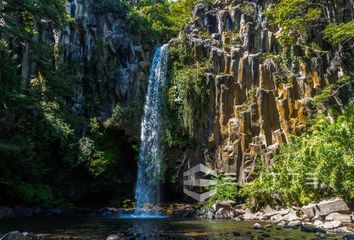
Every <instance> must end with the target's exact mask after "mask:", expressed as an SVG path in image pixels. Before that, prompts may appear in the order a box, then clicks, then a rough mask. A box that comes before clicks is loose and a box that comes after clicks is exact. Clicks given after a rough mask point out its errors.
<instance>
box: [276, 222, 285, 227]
mask: <svg viewBox="0 0 354 240" xmlns="http://www.w3.org/2000/svg"><path fill="white" fill-rule="evenodd" d="M285 225H286V224H285V222H283V221H282V222H280V223H278V224H277V227H278V228H283V227H285Z"/></svg>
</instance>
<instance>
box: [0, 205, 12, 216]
mask: <svg viewBox="0 0 354 240" xmlns="http://www.w3.org/2000/svg"><path fill="white" fill-rule="evenodd" d="M12 217H15V213H14V211H13V210H12V208H8V207H0V219H2V218H12Z"/></svg>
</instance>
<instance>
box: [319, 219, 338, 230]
mask: <svg viewBox="0 0 354 240" xmlns="http://www.w3.org/2000/svg"><path fill="white" fill-rule="evenodd" d="M341 226H342V223H341V222H340V221H337V220H335V221H330V222H325V223H324V224H323V227H324V228H325V229H334V228H339V227H341Z"/></svg>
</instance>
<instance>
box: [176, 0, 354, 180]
mask: <svg viewBox="0 0 354 240" xmlns="http://www.w3.org/2000/svg"><path fill="white" fill-rule="evenodd" d="M327 2H328V3H327V5H326V6H325V9H326V12H325V15H326V18H327V19H326V20H325V21H329V22H330V21H333V20H335V21H336V22H338V23H341V22H348V21H350V20H351V19H352V18H353V7H354V6H353V3H351V2H350V1H327ZM272 4H273V3H272V1H236V0H234V1H231V0H230V1H217V2H216V3H215V4H214V5H213V6H211V5H210V6H205V5H203V4H199V5H197V6H196V7H195V9H194V11H193V13H192V18H191V22H190V24H189V25H188V27H187V28H186V30H185V38H186V42H187V48H189V51H192V52H193V53H194V57H195V59H197V60H203V59H204V60H208V61H209V62H210V63H211V64H212V68H211V72H210V73H207V74H206V83H205V84H207V86H208V104H207V106H206V107H205V108H204V109H203V112H202V114H201V116H200V119H199V120H196V125H197V126H196V129H197V130H196V134H195V135H196V138H197V143H198V146H197V150H196V151H188V152H186V153H187V154H184V155H181V158H182V156H184V157H185V159H187V161H184V163H185V164H184V166H183V169H187V168H189V167H192V166H193V165H194V164H196V163H198V162H203V163H206V164H207V165H209V166H211V167H213V168H218V169H220V170H222V171H224V172H227V173H233V174H236V176H237V178H238V181H239V183H241V184H242V183H244V182H245V181H247V180H249V177H250V174H251V173H252V172H253V170H254V166H255V162H256V159H261V160H262V162H263V164H264V165H265V166H269V165H270V164H271V163H272V156H273V155H274V153H275V152H276V151H277V149H278V147H279V146H280V145H282V144H286V143H289V142H290V141H291V138H290V135H291V134H295V133H299V132H301V131H302V130H304V129H305V127H306V123H307V119H308V118H309V117H311V115H312V114H313V113H314V112H313V109H312V107H311V104H309V103H310V99H311V98H313V97H314V96H315V95H316V94H319V93H320V92H321V90H323V89H324V88H325V87H326V86H328V85H329V84H331V83H333V82H334V81H335V80H337V79H338V78H340V77H341V76H343V74H344V73H345V72H346V71H347V70H348V69H349V70H350V69H353V62H351V60H352V59H353V56H354V51H353V49H348V48H347V49H343V48H342V47H338V48H336V49H332V48H331V47H330V45H329V43H328V42H326V41H325V40H323V37H322V30H323V29H322V28H321V27H320V26H319V27H318V28H316V29H314V30H313V31H312V32H311V33H310V37H311V38H312V40H313V41H315V42H316V43H317V44H318V45H319V46H320V47H321V48H322V49H325V50H326V51H328V52H326V53H324V54H320V53H315V52H311V51H310V50H309V49H303V48H301V47H294V49H293V51H292V54H293V56H306V59H309V60H299V61H296V62H295V64H294V66H293V68H294V69H295V71H294V72H290V71H288V69H286V68H281V67H280V66H279V65H278V64H276V62H275V61H273V60H272V58H271V55H279V54H280V50H281V46H280V44H279V39H278V38H279V33H280V32H281V29H278V28H273V29H272V28H269V27H268V24H267V17H265V16H264V14H263V12H264V10H265V9H268V8H270V7H272ZM180 41H181V39H176V40H174V41H171V43H174V44H177V43H178V42H180ZM279 76H283V79H280V80H279ZM349 88H350V89H351V88H352V86H348V89H349ZM348 89H343V91H346V92H348V91H347V90H348ZM349 92H350V91H349ZM351 93H353V91H351ZM344 95H346V98H343V97H340V96H338V97H336V98H335V99H337V101H338V103H340V104H342V102H340V101H344V102H346V103H347V102H349V101H353V95H350V94H348V93H346V94H344ZM340 99H342V100H340ZM323 107H324V109H325V107H326V106H323ZM198 117H199V116H197V117H196V119H198Z"/></svg>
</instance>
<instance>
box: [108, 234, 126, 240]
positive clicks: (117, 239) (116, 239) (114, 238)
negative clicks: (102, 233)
mask: <svg viewBox="0 0 354 240" xmlns="http://www.w3.org/2000/svg"><path fill="white" fill-rule="evenodd" d="M120 239H122V238H121V237H120V236H118V235H116V234H111V235H109V236H108V237H107V238H106V240H120Z"/></svg>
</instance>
